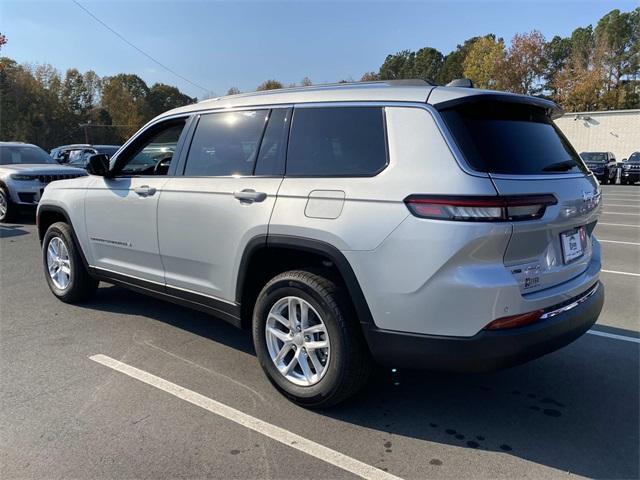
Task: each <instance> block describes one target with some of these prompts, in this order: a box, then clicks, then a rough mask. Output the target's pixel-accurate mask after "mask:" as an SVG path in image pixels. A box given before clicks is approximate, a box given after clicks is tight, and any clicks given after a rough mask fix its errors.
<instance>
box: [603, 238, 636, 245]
mask: <svg viewBox="0 0 640 480" xmlns="http://www.w3.org/2000/svg"><path fill="white" fill-rule="evenodd" d="M598 241H599V242H604V243H621V244H623V245H638V246H640V243H637V242H621V241H619V240H604V239H602V238H598Z"/></svg>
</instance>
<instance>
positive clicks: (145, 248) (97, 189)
mask: <svg viewBox="0 0 640 480" xmlns="http://www.w3.org/2000/svg"><path fill="white" fill-rule="evenodd" d="M184 126H185V119H178V120H171V121H167V122H164V123H161V124H156V125H153V126H151V127H150V128H148V129H147V130H145V131H143V132H142V133H140V134H139V135H138V136H137V137H136V138H134V140H133V141H132V142H130V143H129V145H128V146H127V147H126V148H125V149H124V150H123V151H122V152H121V153H120V154H118V155H117V157H113V159H112V160H111V170H112V177H110V178H106V177H97V178H96V179H95V180H94V181H93V183H92V184H91V186H90V187H89V189H88V191H87V196H86V198H85V219H86V220H85V222H86V229H87V236H88V241H89V245H90V250H91V252H90V257H91V258H89V259H88V260H89V262H90V263H91V265H92V266H94V267H97V268H99V269H103V270H106V271H107V272H106V273H118V274H123V275H127V276H132V277H136V278H137V279H142V280H146V281H150V282H153V283H157V284H160V285H164V269H163V266H162V261H161V259H160V253H159V250H158V229H157V210H158V199H159V198H160V196H161V194H162V191H163V188H164V186H165V184H166V183H167V181H168V180H169V176H168V175H167V174H168V173H169V172H170V171H171V170H170V169H171V163H172V158H173V156H174V153H175V154H176V156H177V155H178V153H177V152H176V150H177V149H178V150H179V146H180V145H181V143H180V141H181V133H182V131H183V130H184Z"/></svg>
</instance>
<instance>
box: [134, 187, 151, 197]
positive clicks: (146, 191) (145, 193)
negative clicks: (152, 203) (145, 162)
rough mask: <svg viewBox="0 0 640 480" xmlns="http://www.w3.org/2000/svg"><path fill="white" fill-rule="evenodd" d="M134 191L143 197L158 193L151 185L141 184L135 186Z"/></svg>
mask: <svg viewBox="0 0 640 480" xmlns="http://www.w3.org/2000/svg"><path fill="white" fill-rule="evenodd" d="M133 191H134V192H136V193H137V194H138V195H140V196H141V197H148V196H151V195H153V194H154V193H156V189H155V188H153V187H150V186H149V185H140V186H139V187H136V188H134V190H133Z"/></svg>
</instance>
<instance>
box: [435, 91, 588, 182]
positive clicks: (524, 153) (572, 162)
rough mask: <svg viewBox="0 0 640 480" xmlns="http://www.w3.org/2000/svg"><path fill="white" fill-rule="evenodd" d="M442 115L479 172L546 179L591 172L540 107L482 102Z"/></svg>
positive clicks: (459, 107)
mask: <svg viewBox="0 0 640 480" xmlns="http://www.w3.org/2000/svg"><path fill="white" fill-rule="evenodd" d="M440 113H441V115H442V117H443V119H444V121H445V123H446V125H447V127H448V128H449V130H450V132H451V134H452V135H453V137H454V139H455V141H456V143H457V145H458V147H459V148H460V150H461V151H462V154H463V155H464V157H465V159H466V160H467V162H468V164H469V166H470V167H471V168H473V169H474V170H477V171H479V172H487V173H495V174H507V175H546V174H563V173H579V172H585V173H586V172H587V171H588V170H587V168H586V166H585V165H584V163H583V162H582V160H581V159H580V157H579V156H578V154H577V153H576V151H575V150H574V149H573V147H572V146H571V144H570V143H569V141H568V140H567V139H566V138H565V137H564V135H562V133H561V132H560V130H559V129H558V127H556V125H555V124H554V123H553V121H552V120H551V119H550V118H549V117H548V116H547V114H546V112H545V111H544V110H543V109H541V108H538V107H532V106H530V105H520V104H514V103H507V102H481V101H480V102H468V103H463V104H461V105H457V106H455V107H452V108H447V109H444V110H441V112H440Z"/></svg>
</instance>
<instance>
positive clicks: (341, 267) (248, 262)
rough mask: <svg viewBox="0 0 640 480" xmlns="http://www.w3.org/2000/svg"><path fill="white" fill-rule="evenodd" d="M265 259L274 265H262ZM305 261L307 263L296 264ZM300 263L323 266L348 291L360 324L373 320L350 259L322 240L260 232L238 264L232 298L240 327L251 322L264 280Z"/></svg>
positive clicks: (298, 266) (297, 266)
mask: <svg viewBox="0 0 640 480" xmlns="http://www.w3.org/2000/svg"><path fill="white" fill-rule="evenodd" d="M274 257H278V258H277V259H276V258H274ZM264 262H267V263H268V265H269V266H272V265H277V267H276V268H275V269H269V268H268V267H267V268H263V267H265V263H264ZM304 262H306V263H307V265H300V264H299V263H304ZM301 266H309V267H314V266H315V267H316V268H321V269H324V270H325V271H326V272H328V274H329V275H333V276H334V277H336V276H337V277H338V278H337V280H339V281H340V282H341V283H342V284H343V285H344V287H345V288H346V290H347V293H348V295H349V297H350V300H351V302H352V304H353V307H354V309H355V312H356V315H357V317H358V321H359V323H360V324H367V325H369V324H371V325H372V324H373V323H374V322H373V317H372V315H371V310H370V309H369V305H368V304H367V301H366V299H365V297H364V294H363V292H362V288H361V287H360V283H359V282H358V279H357V278H356V275H355V273H354V271H353V269H352V268H351V265H350V264H349V261H348V260H347V259H346V257H345V256H344V255H343V254H342V252H340V250H338V249H337V248H336V247H335V246H333V245H331V244H329V243H327V242H323V241H321V240H315V239H308V238H302V237H295V236H288V235H260V236H257V237H254V238H253V239H252V240H251V241H249V243H248V244H247V246H246V247H245V250H244V252H243V254H242V258H241V260H240V265H239V267H238V275H237V281H236V298H235V300H236V302H237V303H239V304H240V306H241V311H242V315H241V316H242V325H243V327H247V326H249V325H250V322H251V314H252V311H253V309H252V306H253V303H254V302H255V298H256V297H257V294H258V293H259V291H260V289H261V288H262V286H264V283H266V281H268V280H269V279H270V278H271V277H272V276H274V275H276V274H278V273H281V272H283V271H286V270H290V269H295V268H300V267H301ZM256 274H257V275H256ZM267 277H268V278H267Z"/></svg>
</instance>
